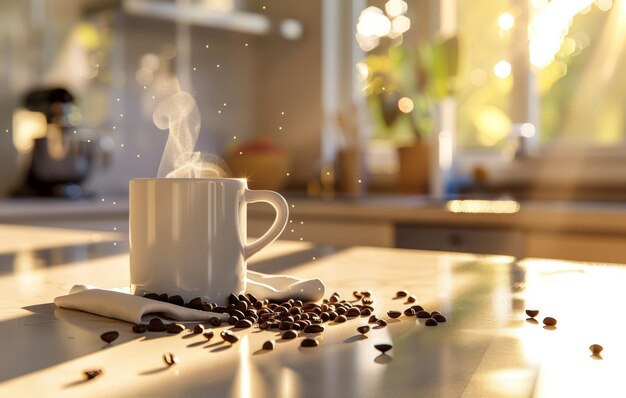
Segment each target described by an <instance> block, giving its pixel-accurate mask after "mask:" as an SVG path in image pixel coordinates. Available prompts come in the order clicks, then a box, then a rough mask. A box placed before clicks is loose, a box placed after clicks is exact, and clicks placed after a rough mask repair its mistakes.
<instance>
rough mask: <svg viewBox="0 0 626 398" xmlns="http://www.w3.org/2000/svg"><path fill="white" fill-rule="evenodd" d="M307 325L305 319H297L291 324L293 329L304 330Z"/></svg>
mask: <svg viewBox="0 0 626 398" xmlns="http://www.w3.org/2000/svg"><path fill="white" fill-rule="evenodd" d="M307 326H308V325H307V324H306V323H305V322H304V321H297V322H294V323H292V324H291V330H302V329H304V328H305V327H307Z"/></svg>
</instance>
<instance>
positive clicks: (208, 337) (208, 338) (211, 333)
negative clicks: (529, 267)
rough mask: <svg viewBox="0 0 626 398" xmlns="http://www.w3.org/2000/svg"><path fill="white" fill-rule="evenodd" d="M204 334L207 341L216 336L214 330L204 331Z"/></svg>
mask: <svg viewBox="0 0 626 398" xmlns="http://www.w3.org/2000/svg"><path fill="white" fill-rule="evenodd" d="M202 335H203V336H204V338H205V339H207V341H210V340H211V339H212V338H213V336H215V333H214V332H213V331H212V330H209V331H208V332H204V333H202Z"/></svg>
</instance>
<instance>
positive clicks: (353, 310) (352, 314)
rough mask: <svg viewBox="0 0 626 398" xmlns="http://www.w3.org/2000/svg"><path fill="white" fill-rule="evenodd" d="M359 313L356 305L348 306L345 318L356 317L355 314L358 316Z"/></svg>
mask: <svg viewBox="0 0 626 398" xmlns="http://www.w3.org/2000/svg"><path fill="white" fill-rule="evenodd" d="M360 315H361V310H359V309H358V308H356V307H354V308H350V309H349V310H348V311H346V317H347V318H356V317H357V316H360Z"/></svg>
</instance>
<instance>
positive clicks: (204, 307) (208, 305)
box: [200, 303, 214, 312]
mask: <svg viewBox="0 0 626 398" xmlns="http://www.w3.org/2000/svg"><path fill="white" fill-rule="evenodd" d="M213 308H214V307H213V304H211V303H202V305H201V306H200V309H201V310H202V311H205V312H213Z"/></svg>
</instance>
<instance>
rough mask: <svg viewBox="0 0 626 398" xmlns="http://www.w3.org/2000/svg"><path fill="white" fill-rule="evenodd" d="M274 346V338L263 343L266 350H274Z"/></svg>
mask: <svg viewBox="0 0 626 398" xmlns="http://www.w3.org/2000/svg"><path fill="white" fill-rule="evenodd" d="M274 347H276V342H275V341H274V340H267V341H266V342H265V343H263V349H264V350H268V351H272V350H273V349H274Z"/></svg>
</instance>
